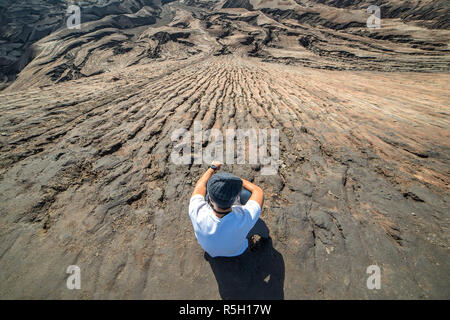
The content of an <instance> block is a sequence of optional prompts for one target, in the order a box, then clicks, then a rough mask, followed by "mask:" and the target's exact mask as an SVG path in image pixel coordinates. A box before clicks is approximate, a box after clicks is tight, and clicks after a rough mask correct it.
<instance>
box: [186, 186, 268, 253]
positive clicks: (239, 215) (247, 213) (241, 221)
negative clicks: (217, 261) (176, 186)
mask: <svg viewBox="0 0 450 320" xmlns="http://www.w3.org/2000/svg"><path fill="white" fill-rule="evenodd" d="M260 214H261V207H260V206H259V204H258V202H256V201H254V200H249V201H247V203H246V204H245V205H244V206H237V205H234V206H232V211H231V212H230V213H228V214H227V215H225V216H224V217H222V218H219V217H217V216H216V215H215V214H214V211H213V210H212V208H211V207H210V206H209V204H208V203H207V202H206V201H205V198H204V197H203V196H202V195H200V194H196V195H194V196H192V198H191V200H190V202H189V216H190V217H191V221H192V225H193V227H194V232H195V236H196V237H197V240H198V243H199V244H200V245H201V246H202V248H203V249H204V250H205V251H206V252H207V253H208V254H209V255H210V256H211V257H218V256H220V257H234V256H238V255H240V254H242V253H243V252H244V251H245V249H247V247H248V241H247V234H248V232H249V231H250V230H251V229H252V228H253V226H254V225H255V223H256V221H257V220H258V218H259V215H260Z"/></svg>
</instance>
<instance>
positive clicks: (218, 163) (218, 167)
mask: <svg viewBox="0 0 450 320" xmlns="http://www.w3.org/2000/svg"><path fill="white" fill-rule="evenodd" d="M212 165H215V166H216V168H217V170H219V169H220V167H221V166H222V164H221V163H220V162H219V161H213V162H212Z"/></svg>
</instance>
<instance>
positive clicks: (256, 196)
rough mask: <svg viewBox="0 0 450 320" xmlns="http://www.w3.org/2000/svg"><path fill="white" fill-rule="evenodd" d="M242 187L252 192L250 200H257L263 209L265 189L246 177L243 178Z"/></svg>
mask: <svg viewBox="0 0 450 320" xmlns="http://www.w3.org/2000/svg"><path fill="white" fill-rule="evenodd" d="M242 187H243V188H245V189H247V190H248V191H250V192H251V193H252V195H251V197H250V199H248V200H254V201H256V202H257V203H258V204H259V206H260V207H261V209H262V207H263V203H264V191H263V190H262V189H261V188H260V187H258V186H257V185H256V184H254V183H251V182H250V181H248V180H245V179H242Z"/></svg>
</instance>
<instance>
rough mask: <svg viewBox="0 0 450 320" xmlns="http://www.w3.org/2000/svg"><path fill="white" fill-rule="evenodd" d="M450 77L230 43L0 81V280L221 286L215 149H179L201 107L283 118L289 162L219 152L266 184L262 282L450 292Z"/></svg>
mask: <svg viewBox="0 0 450 320" xmlns="http://www.w3.org/2000/svg"><path fill="white" fill-rule="evenodd" d="M449 80H450V76H449V75H448V74H419V73H374V72H346V71H328V70H313V69H308V68H303V67H293V66H284V65H277V64H270V63H261V62H257V61H256V60H252V59H245V58H238V57H235V56H227V57H211V58H206V59H204V58H202V59H201V60H200V59H197V60H193V59H192V60H186V62H184V63H177V64H171V63H170V62H161V63H154V64H148V65H144V66H134V67H129V68H126V69H124V70H123V71H122V72H120V73H112V74H103V75H98V76H93V77H90V78H85V79H79V80H74V81H71V82H66V83H62V84H57V85H54V86H52V87H44V88H31V89H28V90H25V91H22V92H11V93H3V94H0V105H1V107H0V108H1V109H0V110H1V116H0V125H1V136H0V139H1V140H0V141H1V149H0V165H1V171H0V174H1V176H0V179H1V180H0V188H1V192H0V210H1V215H0V219H1V220H0V235H1V239H2V241H1V244H0V249H1V251H0V270H1V272H0V296H1V297H2V298H102V299H103V298H150V299H153V298H158V299H164V298H179V299H186V298H191V299H211V298H220V297H221V295H220V293H219V290H218V283H217V281H219V280H216V277H215V275H214V273H213V270H212V269H211V266H210V264H209V263H208V261H206V260H205V259H204V257H203V251H202V249H201V248H200V246H199V245H198V244H197V242H196V239H195V236H194V233H193V230H192V226H191V223H190V220H189V217H188V212H187V206H188V200H189V197H190V193H191V192H192V189H193V186H194V184H195V182H196V180H197V179H198V178H199V177H200V175H201V174H202V173H203V172H204V170H205V167H206V166H200V165H179V166H177V165H174V164H172V163H171V160H170V153H171V151H172V150H173V146H174V145H175V144H176V143H175V142H172V141H171V134H172V132H173V131H174V130H175V129H177V128H180V127H184V128H187V129H190V130H191V131H192V130H193V122H194V121H197V120H198V121H202V123H203V128H204V129H207V128H212V127H214V128H218V129H221V130H225V129H226V128H243V129H247V128H251V127H252V128H277V129H279V132H280V169H279V172H278V175H274V176H262V175H261V174H260V172H259V171H258V168H257V167H255V166H250V165H225V166H224V170H227V171H231V172H233V173H235V174H236V175H239V176H242V177H244V178H246V179H249V180H252V181H254V182H255V183H257V184H259V185H261V186H262V187H263V188H264V190H265V192H266V200H265V204H264V208H263V211H262V216H261V217H262V219H263V220H264V221H265V223H266V224H267V226H268V228H269V229H270V234H271V237H272V245H273V251H272V252H271V253H269V254H266V256H265V261H262V260H261V258H260V257H261V256H260V254H262V253H261V252H264V250H265V249H264V244H263V246H262V248H258V249H257V250H255V251H254V252H251V255H252V257H253V258H254V260H253V264H252V263H250V264H246V265H244V264H242V265H239V266H238V269H237V272H240V271H242V272H245V270H246V269H250V270H253V271H254V272H252V276H251V277H250V279H248V282H247V283H246V285H247V286H249V290H251V288H250V287H252V286H258V285H259V287H258V288H260V289H261V290H259V289H258V290H259V294H260V296H256V297H263V298H264V297H269V298H270V297H272V296H270V294H269V293H267V295H266V296H264V294H265V291H264V290H265V288H267V287H269V286H270V282H271V281H272V282H278V283H281V290H282V291H283V294H284V295H283V294H282V296H284V298H286V299H304V298H305V299H310V298H338V299H339V298H355V299H366V298H369V299H370V298H448V297H449V288H450V286H449V278H448V274H449V240H448V226H449V219H448V218H449V215H448V214H449V210H448V202H447V201H448V200H447V199H448V182H449V176H448V172H449V160H448V155H449V141H450V139H449V131H448V126H449V118H448V114H449V109H448V101H450V100H449V99H450V97H449V90H448V83H449ZM266 253H267V252H266ZM273 263H278V264H279V265H278V266H277V267H273V266H272V267H271V264H273ZM373 264H377V265H379V266H380V268H381V284H382V289H381V290H368V289H367V287H366V280H367V277H368V276H369V275H368V274H366V269H367V267H368V266H370V265H373ZM69 265H78V266H79V267H80V268H81V279H82V280H81V285H82V286H81V290H73V291H71V290H68V289H67V288H66V285H65V283H66V279H67V274H66V268H67V266H69ZM239 268H240V269H239ZM274 268H275V269H274ZM269 275H270V276H269ZM260 276H261V277H263V278H264V282H263V284H262V286H261V283H262V282H261V281H263V279H261V278H258V277H260ZM252 277H253V278H252ZM258 283H259V284H258ZM264 283H265V285H266V287H265V285H264Z"/></svg>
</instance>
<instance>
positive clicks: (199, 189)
mask: <svg viewBox="0 0 450 320" xmlns="http://www.w3.org/2000/svg"><path fill="white" fill-rule="evenodd" d="M212 164H213V165H215V166H216V167H217V170H219V169H220V166H221V164H220V163H219V162H216V161H214V162H213V163H212ZM213 174H214V169H212V168H209V169H208V170H206V172H205V173H204V174H203V175H202V177H201V178H200V179H198V181H197V183H196V184H195V188H194V191H193V192H192V195H191V197H192V196H194V195H196V194H200V195H202V196H204V197H205V196H206V183H207V182H208V180H209V178H211V176H212V175H213Z"/></svg>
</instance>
